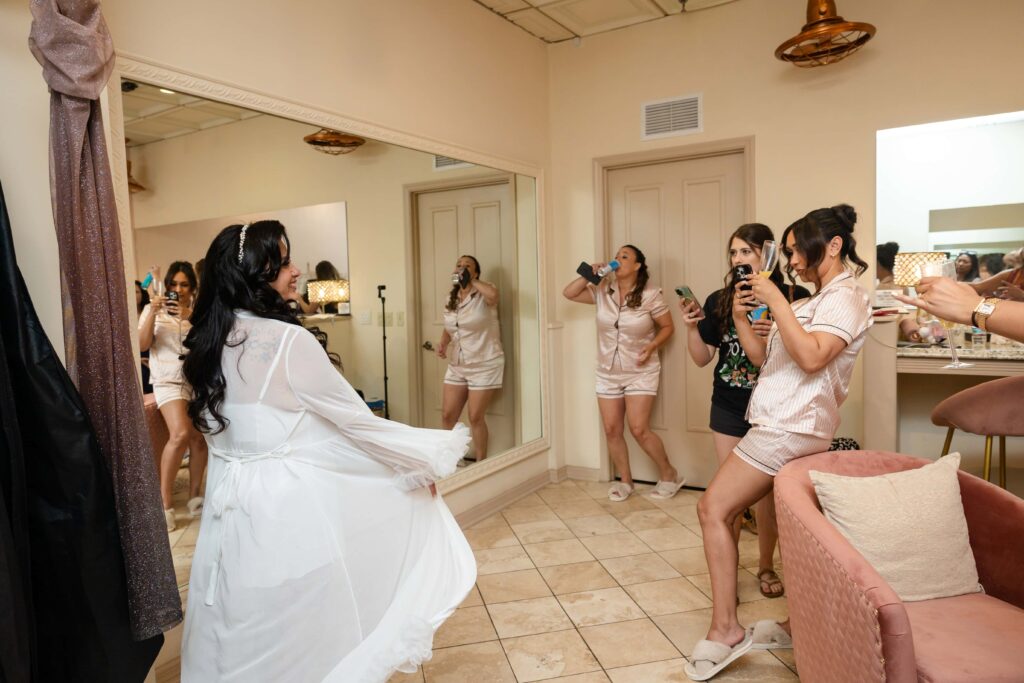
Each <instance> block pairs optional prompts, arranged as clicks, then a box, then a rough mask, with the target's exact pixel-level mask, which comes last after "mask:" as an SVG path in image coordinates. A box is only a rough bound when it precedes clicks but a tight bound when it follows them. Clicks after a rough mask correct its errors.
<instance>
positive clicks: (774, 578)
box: [757, 569, 786, 598]
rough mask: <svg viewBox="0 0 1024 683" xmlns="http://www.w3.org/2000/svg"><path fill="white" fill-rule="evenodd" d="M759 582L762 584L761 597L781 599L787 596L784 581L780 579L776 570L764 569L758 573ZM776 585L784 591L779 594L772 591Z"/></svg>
mask: <svg viewBox="0 0 1024 683" xmlns="http://www.w3.org/2000/svg"><path fill="white" fill-rule="evenodd" d="M757 580H758V581H760V582H761V585H760V589H761V595H763V596H764V597H766V598H781V597H782V596H783V595H785V594H786V587H785V586H783V585H782V579H780V578H779V575H778V574H776V573H775V570H774V569H762V570H761V571H759V572H758V573H757ZM776 585H777V586H778V587H779V588H781V589H782V590H780V591H779V592H778V593H775V592H773V591H772V588H773V587H775V586H776ZM766 586H767V588H766Z"/></svg>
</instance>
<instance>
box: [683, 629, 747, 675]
mask: <svg viewBox="0 0 1024 683" xmlns="http://www.w3.org/2000/svg"><path fill="white" fill-rule="evenodd" d="M751 645H753V641H752V640H751V638H750V634H749V633H747V635H746V636H745V637H744V638H743V640H741V641H740V642H739V643H737V644H736V645H734V646H732V647H729V646H728V645H726V644H725V643H716V642H715V641H713V640H702V641H700V642H698V643H697V644H696V645H695V646H694V648H693V654H692V655H690V661H689V662H687V663H686V666H684V667H683V671H685V672H686V675H687V676H688V677H689V678H690V680H691V681H706V680H708V679H709V678H712V677H714V676H715V675H717V674H718V672H720V671H721V670H722V669H724V668H725V667H727V666H729V665H730V664H732V663H733V662H735V661H736V660H737V659H739V658H740V657H742V656H743V655H745V654H747V652H749V651H750V647H751Z"/></svg>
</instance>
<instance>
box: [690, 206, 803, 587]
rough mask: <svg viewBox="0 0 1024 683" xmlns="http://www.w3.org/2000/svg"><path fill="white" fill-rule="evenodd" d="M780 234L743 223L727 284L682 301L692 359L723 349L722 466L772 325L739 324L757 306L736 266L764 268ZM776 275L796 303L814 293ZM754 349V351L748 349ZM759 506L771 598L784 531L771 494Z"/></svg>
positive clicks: (715, 401) (761, 575) (718, 419)
mask: <svg viewBox="0 0 1024 683" xmlns="http://www.w3.org/2000/svg"><path fill="white" fill-rule="evenodd" d="M774 239H775V235H774V234H773V233H772V230H771V228H769V227H768V226H767V225H762V224H761V223H747V224H746V225H741V226H740V227H739V228H737V229H736V231H735V232H734V233H733V234H732V237H730V238H729V254H728V257H729V275H727V276H726V278H725V287H723V288H722V289H719V290H718V291H716V292H712V293H711V294H710V295H708V298H707V300H706V301H705V302H704V307H703V308H701V306H700V304H699V303H698V302H696V301H691V300H687V299H680V301H679V308H680V310H682V312H683V324H685V325H686V328H687V329H686V346H687V349H688V350H689V352H690V358H692V359H693V362H694V363H696V364H697V366H698V367H704V366H705V365H707V364H708V363H710V362H711V361H712V360H713V359H714V358H715V354H716V353H717V354H718V363H717V364H716V365H715V379H714V387H713V389H712V393H711V435H712V437H713V440H714V443H715V454H716V455H717V456H718V464H719V466H721V464H722V463H723V462H725V459H726V458H727V457H729V454H730V453H732V451H733V449H734V448H735V447H736V444H738V443H739V442H740V440H741V439H742V438H743V437H744V436H746V435H747V432H749V431H750V423H749V422H747V419H746V414H747V404H748V403H749V402H750V395H751V394H752V393H753V391H754V385H755V384H756V383H757V374H758V367H757V366H756V365H754V364H753V363H751V362H750V358H749V357H748V353H754V354H756V355H761V354H763V353H764V346H765V337H767V336H768V332H769V331H770V330H771V327H772V321H771V320H770V319H769V318H768V317H764V318H758V319H757V320H754V321H752V322H751V325H738V324H737V323H736V322H735V321H734V320H733V318H734V316H735V315H740V316H742V317H743V318H746V317H747V316H748V314H749V312H750V310H751V309H753V308H756V307H757V304H756V302H754V301H753V296H751V295H750V287H749V285H744V283H742V282H740V281H739V280H738V279H737V276H736V275H735V272H736V271H735V268H736V266H739V265H747V266H750V271H749V272H750V273H754V272H756V271H758V270H760V266H761V248H762V247H763V246H764V243H765V242H766V241H767V240H774ZM771 280H772V282H774V283H775V285H776V286H777V287H778V288H779V289H780V290H782V291H783V292H784V293H785V295H786V300H787V301H789V302H790V303H793V302H794V301H798V300H800V299H806V298H808V297H810V296H811V293H810V292H808V291H807V290H806V289H804V288H803V287H800V286H798V285H795V284H792V283H789V284H787V283H786V282H785V281H784V280H783V278H782V271H781V270H780V269H779V267H778V266H776V267H775V270H774V271H773V272H772V276H771ZM748 349H751V350H750V351H749V352H748ZM755 510H756V515H757V516H756V520H757V532H758V534H757V541H758V549H759V550H760V563H759V569H758V572H757V578H758V581H759V582H760V590H761V594H762V595H763V596H765V597H766V598H777V597H780V596H781V595H782V594H783V592H784V589H783V586H782V581H781V579H779V575H778V574H777V573H776V572H775V563H774V554H775V545H776V542H777V541H778V538H779V530H778V526H777V525H776V521H775V501H774V499H773V498H772V495H771V493H769V494H768V495H766V496H765V497H764V498H762V499H761V500H759V501H758V502H757V505H756V506H755ZM741 521H742V520H741V517H740V516H737V517H736V521H735V522H734V524H733V527H732V530H733V538H735V539H736V542H739V537H740V522H741Z"/></svg>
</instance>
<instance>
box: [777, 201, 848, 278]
mask: <svg viewBox="0 0 1024 683" xmlns="http://www.w3.org/2000/svg"><path fill="white" fill-rule="evenodd" d="M856 223H857V212H856V211H855V210H854V208H853V207H852V206H850V205H849V204H838V205H836V206H833V207H831V208H827V209H815V210H814V211H811V212H810V213H808V214H807V215H806V216H804V217H803V218H801V219H800V220H798V221H795V222H794V223H793V224H792V225H790V226H789V227H788V228H786V231H785V232H784V233H782V244H783V245H784V246H783V252H784V253H785V254H786V256H787V258H788V257H789V256H790V255H791V253H792V252H790V250H789V249H788V248H787V247H786V246H785V245H786V243H787V242H788V239H789V233H790V232H792V233H793V240H794V242H795V243H796V247H797V248H798V249H799V250H800V251H801V252H803V254H804V256H805V257H806V258H807V267H808V268H816V267H817V266H818V265H819V264H820V263H821V262H822V260H823V259H824V258H825V247H827V246H828V243H829V242H831V241H832V240H833V239H834V238H836V237H838V238H840V239H841V240H842V241H843V246H842V248H841V249H840V250H839V258H840V259H841V260H842V262H843V265H846V264H847V263H850V262H852V263H854V264H855V265H856V266H857V268H856V271H857V275H861V274H863V273H864V271H865V270H867V269H868V264H867V263H865V262H864V260H863V259H862V258H861V257H859V256H858V255H857V240H856V239H855V238H854V236H853V226H854V225H855V224H856ZM786 272H787V273H789V275H790V276H791V277H792V275H793V269H792V267H790V266H789V265H787V266H786Z"/></svg>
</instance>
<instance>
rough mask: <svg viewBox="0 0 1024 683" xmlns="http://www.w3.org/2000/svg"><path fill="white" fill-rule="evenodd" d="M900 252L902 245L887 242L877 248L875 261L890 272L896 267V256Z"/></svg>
mask: <svg viewBox="0 0 1024 683" xmlns="http://www.w3.org/2000/svg"><path fill="white" fill-rule="evenodd" d="M899 251H900V245H899V244H897V243H896V242H886V243H885V244H879V245H878V246H877V247H875V259H876V260H877V261H878V265H880V266H882V267H883V268H885V269H886V270H888V271H892V269H893V268H895V267H896V254H898V253H899Z"/></svg>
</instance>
